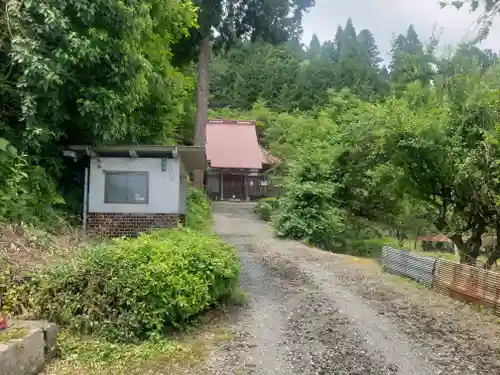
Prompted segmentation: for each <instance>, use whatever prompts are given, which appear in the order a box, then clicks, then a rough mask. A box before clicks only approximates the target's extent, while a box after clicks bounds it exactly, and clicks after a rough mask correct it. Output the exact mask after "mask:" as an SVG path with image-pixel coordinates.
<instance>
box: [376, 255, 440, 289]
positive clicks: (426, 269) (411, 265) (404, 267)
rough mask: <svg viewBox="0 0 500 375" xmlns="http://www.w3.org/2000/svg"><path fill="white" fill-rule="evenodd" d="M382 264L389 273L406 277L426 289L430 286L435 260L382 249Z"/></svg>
mask: <svg viewBox="0 0 500 375" xmlns="http://www.w3.org/2000/svg"><path fill="white" fill-rule="evenodd" d="M382 264H383V265H384V267H385V268H386V269H387V270H388V271H389V272H391V273H394V274H397V275H402V276H407V277H409V278H411V279H413V280H416V281H418V282H420V283H422V284H424V285H426V286H427V287H431V286H432V280H433V276H432V275H433V272H434V266H435V264H436V259H435V258H430V257H423V256H420V255H418V254H415V253H412V252H410V251H403V250H396V249H393V248H391V247H384V248H383V249H382Z"/></svg>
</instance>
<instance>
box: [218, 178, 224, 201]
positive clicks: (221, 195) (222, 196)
mask: <svg viewBox="0 0 500 375" xmlns="http://www.w3.org/2000/svg"><path fill="white" fill-rule="evenodd" d="M219 183H220V200H221V201H223V200H224V172H222V171H221V172H220V178H219Z"/></svg>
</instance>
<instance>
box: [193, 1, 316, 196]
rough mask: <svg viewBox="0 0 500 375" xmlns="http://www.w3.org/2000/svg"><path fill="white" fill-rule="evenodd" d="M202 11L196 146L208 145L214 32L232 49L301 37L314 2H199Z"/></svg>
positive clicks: (196, 36) (198, 180) (199, 179)
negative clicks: (240, 44) (243, 40)
mask: <svg viewBox="0 0 500 375" xmlns="http://www.w3.org/2000/svg"><path fill="white" fill-rule="evenodd" d="M195 3H196V5H198V7H199V9H200V16H199V23H200V27H199V29H196V30H194V29H193V32H192V41H194V42H198V43H199V55H198V85H197V93H196V130H195V139H194V143H195V144H198V145H202V144H204V142H205V125H206V123H207V119H208V90H209V77H208V69H209V60H210V56H209V53H210V50H211V42H210V41H211V38H212V29H213V28H216V29H217V31H218V36H217V40H216V45H217V46H224V45H225V46H230V45H232V44H234V42H235V41H236V40H238V39H239V38H242V37H245V38H249V39H250V40H251V41H252V42H254V41H257V40H259V39H260V40H263V41H268V42H270V43H273V44H277V43H281V42H285V41H287V40H289V39H292V38H295V37H298V35H300V33H301V31H302V27H301V21H302V14H303V13H304V12H305V11H307V10H308V9H309V8H310V7H312V6H313V5H314V0H291V1H289V0H278V1H266V0H242V1H236V0H196V1H195ZM194 183H195V185H196V186H202V184H203V174H202V173H201V172H198V173H196V174H195V181H194Z"/></svg>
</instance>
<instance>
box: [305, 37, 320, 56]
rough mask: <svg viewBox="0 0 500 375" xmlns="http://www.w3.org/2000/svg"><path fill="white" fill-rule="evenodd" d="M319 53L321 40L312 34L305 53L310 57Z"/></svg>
mask: <svg viewBox="0 0 500 375" xmlns="http://www.w3.org/2000/svg"><path fill="white" fill-rule="evenodd" d="M320 53H321V42H320V41H319V39H318V36H317V35H316V34H313V36H312V39H311V42H310V43H309V48H308V49H307V55H308V57H309V58H310V59H312V58H314V57H316V56H318V55H319V54H320Z"/></svg>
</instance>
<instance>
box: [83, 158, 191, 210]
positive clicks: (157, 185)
mask: <svg viewBox="0 0 500 375" xmlns="http://www.w3.org/2000/svg"><path fill="white" fill-rule="evenodd" d="M99 164H100V166H101V167H100V168H99V167H98V165H99ZM180 164H181V163H180V160H179V159H167V170H166V171H162V169H161V159H158V158H100V159H96V158H92V160H91V161H90V180H89V212H123V213H132V212H137V213H173V214H176V213H181V211H180V208H181V205H180V201H181V196H180V188H179V186H180V171H181V167H180ZM129 171H130V172H148V173H149V202H148V204H117V203H104V190H105V189H104V188H105V172H129Z"/></svg>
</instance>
